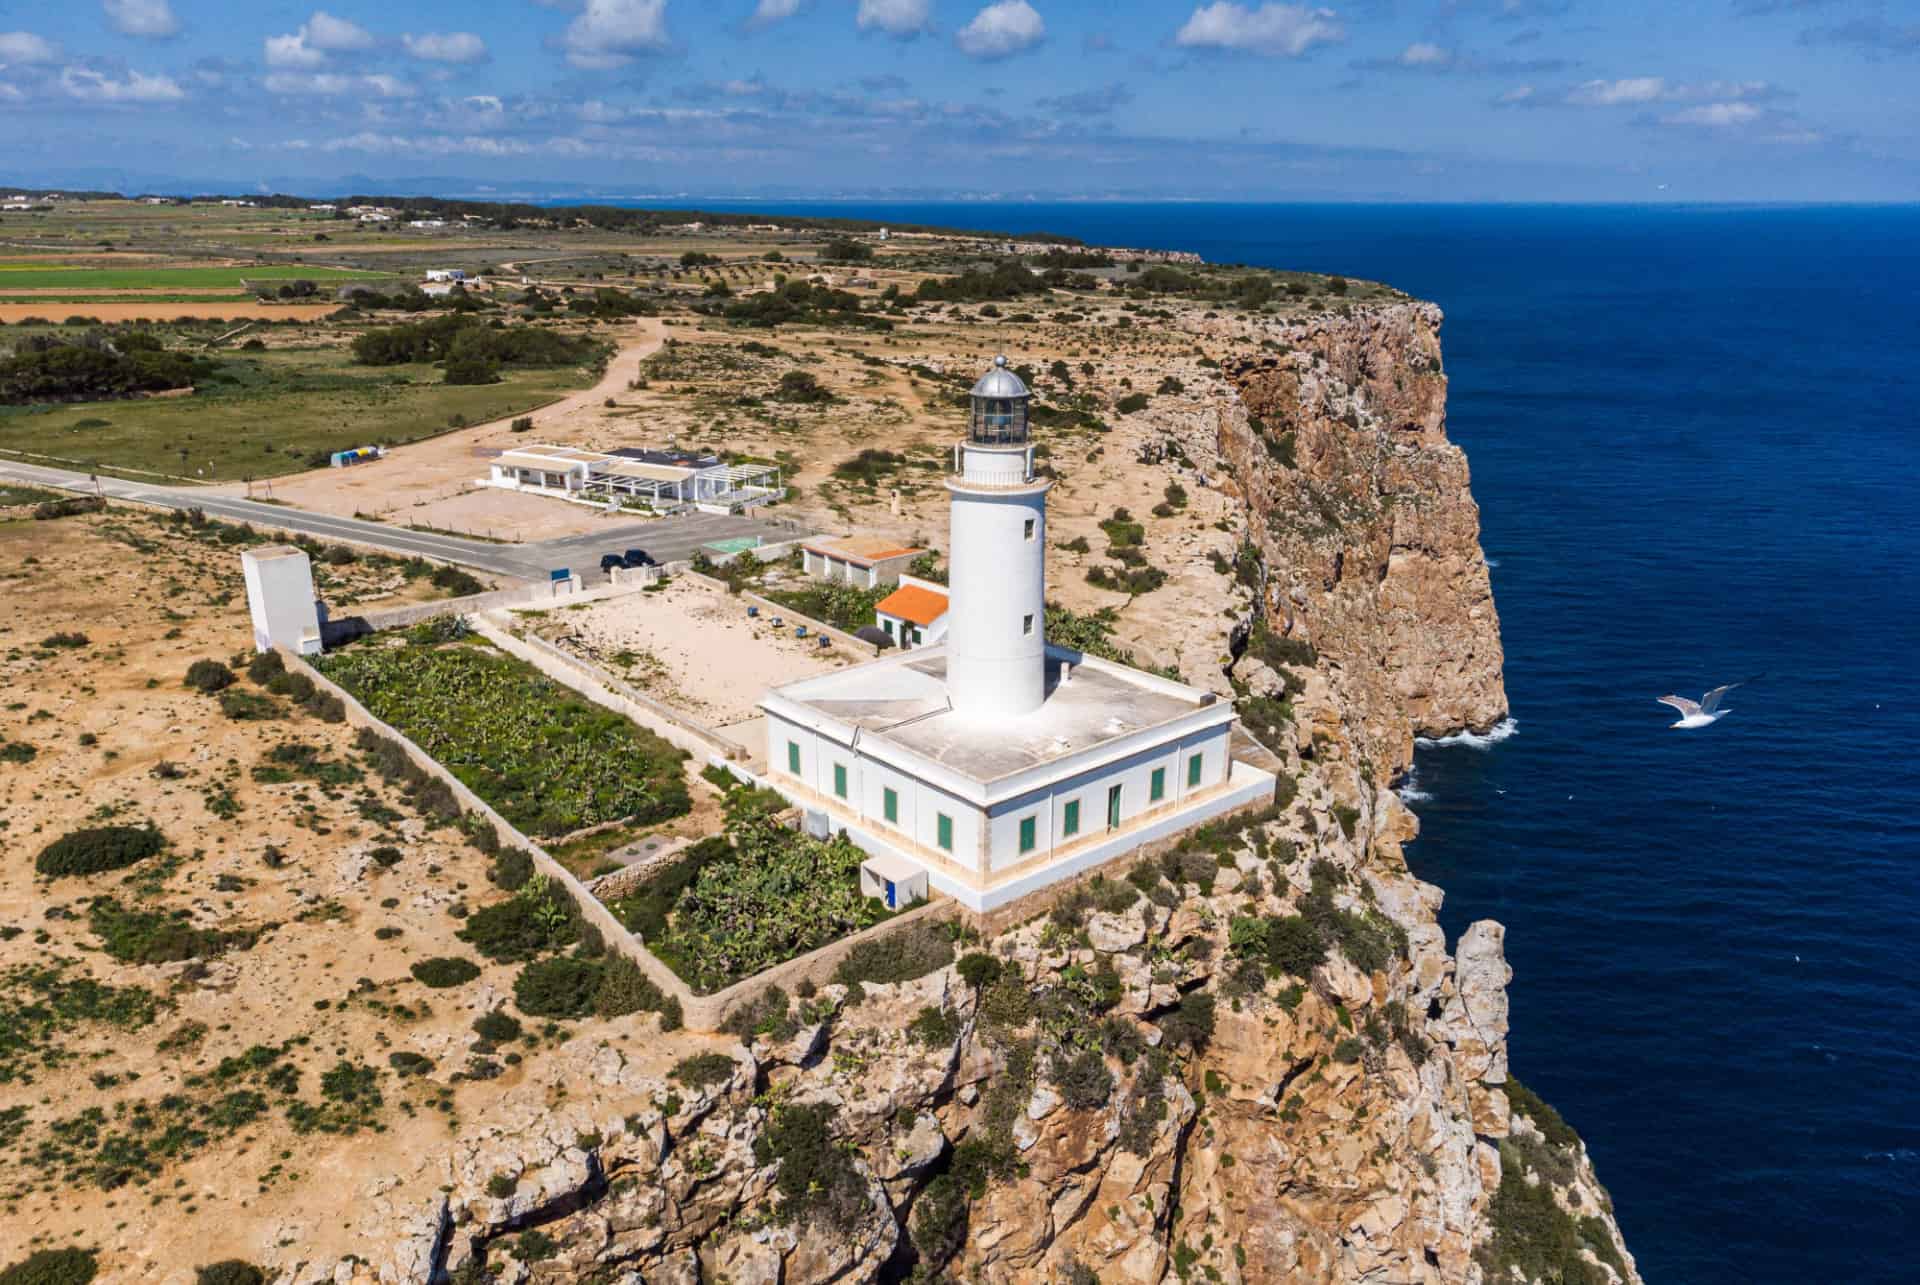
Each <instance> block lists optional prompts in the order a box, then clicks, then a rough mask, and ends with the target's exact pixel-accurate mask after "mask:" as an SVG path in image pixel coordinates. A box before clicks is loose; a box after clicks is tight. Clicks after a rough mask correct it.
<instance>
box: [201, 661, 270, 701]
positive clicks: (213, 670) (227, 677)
mask: <svg viewBox="0 0 1920 1285" xmlns="http://www.w3.org/2000/svg"><path fill="white" fill-rule="evenodd" d="M275 659H278V657H276V658H275ZM186 682H187V686H189V687H191V688H193V689H194V690H195V691H197V692H203V693H205V694H207V695H209V696H210V695H212V694H213V693H214V692H217V691H220V690H222V689H224V688H227V687H231V686H233V671H232V670H231V669H228V668H227V667H226V666H225V665H223V664H221V663H220V662H219V661H217V660H196V661H194V662H193V663H192V664H191V665H188V666H187V679H186Z"/></svg>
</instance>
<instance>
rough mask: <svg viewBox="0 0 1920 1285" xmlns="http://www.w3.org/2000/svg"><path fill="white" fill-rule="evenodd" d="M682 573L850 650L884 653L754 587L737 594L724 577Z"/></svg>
mask: <svg viewBox="0 0 1920 1285" xmlns="http://www.w3.org/2000/svg"><path fill="white" fill-rule="evenodd" d="M681 574H682V575H684V576H686V578H687V579H689V580H692V581H695V582H696V583H699V584H703V585H707V586H709V587H710V588H713V589H717V590H719V591H720V592H721V593H724V594H728V595H730V596H732V597H735V598H738V599H739V600H740V601H741V602H744V603H749V604H751V605H753V606H755V607H758V608H760V610H761V611H762V612H763V613H770V614H772V615H776V616H779V617H781V618H783V619H784V620H785V621H786V622H787V623H788V624H790V625H805V626H806V627H807V631H808V632H809V633H816V634H824V635H825V636H826V637H828V638H831V639H833V640H834V641H835V642H836V643H839V644H840V645H841V646H842V647H845V648H847V649H848V650H850V651H857V652H859V653H860V654H861V655H863V656H878V655H879V654H880V648H879V645H878V644H876V643H870V642H868V641H867V640H866V639H864V638H855V637H854V636H853V635H852V634H850V633H848V632H847V631H846V630H844V629H836V628H834V627H833V626H832V625H830V624H827V623H826V622H825V621H823V620H815V619H814V618H813V617H812V616H809V615H805V614H803V613H801V612H798V611H795V610H794V609H793V608H792V607H789V606H787V605H786V604H784V603H779V602H775V601H774V600H773V599H771V598H764V597H762V596H761V595H759V594H757V593H754V592H753V591H752V590H750V589H742V590H741V591H740V592H739V593H734V592H733V589H732V587H731V586H730V585H728V584H727V582H726V581H724V580H716V579H714V578H713V577H712V576H703V575H701V574H700V573H699V572H698V571H686V572H682V573H681Z"/></svg>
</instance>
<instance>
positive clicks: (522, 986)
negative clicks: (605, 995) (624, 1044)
mask: <svg viewBox="0 0 1920 1285" xmlns="http://www.w3.org/2000/svg"><path fill="white" fill-rule="evenodd" d="M600 978H601V966H600V965H599V964H596V963H594V962H593V961H591V960H586V959H568V958H566V957H564V956H562V957H561V958H558V959H542V960H536V961H534V962H533V963H531V964H528V965H527V966H526V967H525V968H523V969H521V970H520V975H519V976H518V977H516V978H514V980H513V1002H514V1003H515V1004H517V1005H518V1006H519V1008H520V1011H521V1012H522V1013H525V1014H527V1015H528V1016H529V1017H585V1016H587V1014H589V1013H591V1012H593V1005H594V997H595V995H596V994H598V992H599V990H600Z"/></svg>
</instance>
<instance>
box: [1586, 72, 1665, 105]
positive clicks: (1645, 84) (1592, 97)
mask: <svg viewBox="0 0 1920 1285" xmlns="http://www.w3.org/2000/svg"><path fill="white" fill-rule="evenodd" d="M1666 94H1667V82H1666V81H1665V80H1664V79H1662V78H1661V77H1659V76H1629V77H1627V78H1626V79H1624V80H1588V81H1583V82H1582V83H1580V84H1578V85H1575V86H1574V87H1573V88H1572V89H1570V90H1568V91H1567V101H1568V102H1570V103H1572V104H1573V105H1574V106H1575V107H1619V106H1622V105H1625V104H1631V103H1653V102H1658V101H1660V99H1662V98H1664V97H1665V96H1666Z"/></svg>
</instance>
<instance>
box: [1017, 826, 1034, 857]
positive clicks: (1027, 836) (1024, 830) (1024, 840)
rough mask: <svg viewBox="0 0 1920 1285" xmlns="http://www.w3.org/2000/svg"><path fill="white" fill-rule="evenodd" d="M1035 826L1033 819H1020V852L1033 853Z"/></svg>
mask: <svg viewBox="0 0 1920 1285" xmlns="http://www.w3.org/2000/svg"><path fill="white" fill-rule="evenodd" d="M1034 829H1035V827H1034V824H1033V818H1032V817H1021V818H1020V851H1022V852H1032V851H1033V845H1034V837H1033V832H1034Z"/></svg>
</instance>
